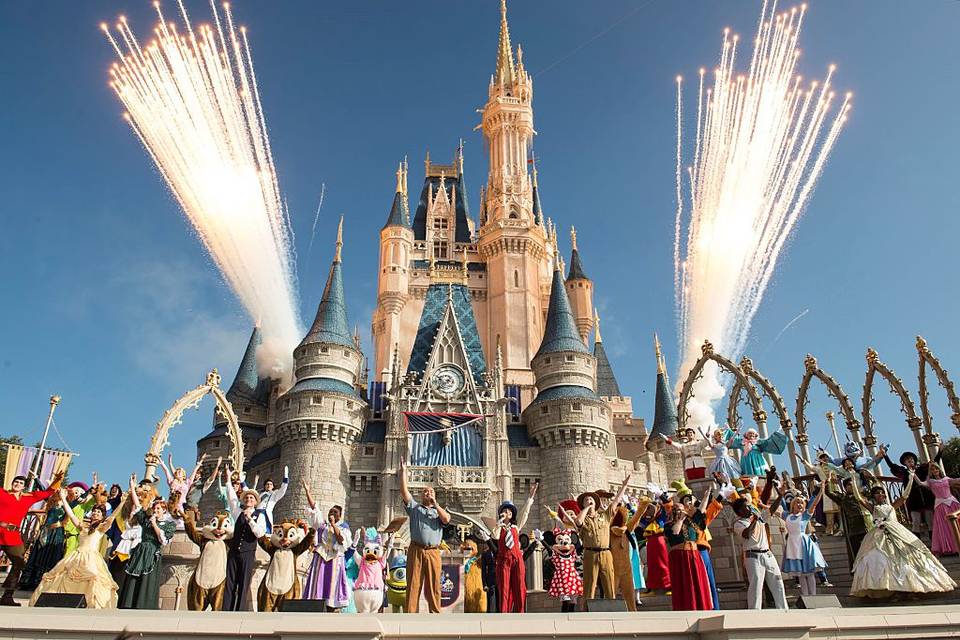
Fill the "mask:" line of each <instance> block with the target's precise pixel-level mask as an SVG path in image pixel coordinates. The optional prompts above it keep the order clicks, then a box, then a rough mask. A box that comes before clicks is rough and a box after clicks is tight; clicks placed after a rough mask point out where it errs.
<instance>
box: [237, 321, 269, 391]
mask: <svg viewBox="0 0 960 640" xmlns="http://www.w3.org/2000/svg"><path fill="white" fill-rule="evenodd" d="M262 342H263V338H262V337H261V335H260V327H259V326H255V327H254V328H253V333H251V334H250V340H249V341H248V342H247V349H246V351H244V352H243V358H242V359H241V360H240V366H239V367H237V375H236V377H235V378H234V379H233V384H231V385H230V389H229V390H227V399H228V400H229V401H230V402H238V401H239V402H250V403H254V404H264V405H265V404H266V399H267V397H266V396H267V394H268V393H269V381H267V380H266V379H265V378H262V377H260V374H259V373H258V372H257V349H258V348H260V345H261V343H262Z"/></svg>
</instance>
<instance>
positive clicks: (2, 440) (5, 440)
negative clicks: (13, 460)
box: [0, 436, 23, 482]
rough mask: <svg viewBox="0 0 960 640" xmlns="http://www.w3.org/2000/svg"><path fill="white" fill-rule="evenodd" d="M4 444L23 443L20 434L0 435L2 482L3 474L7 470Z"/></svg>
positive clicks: (0, 479) (0, 475) (0, 480)
mask: <svg viewBox="0 0 960 640" xmlns="http://www.w3.org/2000/svg"><path fill="white" fill-rule="evenodd" d="M5 444H19V445H22V444H23V438H21V437H20V436H9V437H7V436H0V482H3V474H4V473H6V471H7V448H6V447H5V446H3V445H5Z"/></svg>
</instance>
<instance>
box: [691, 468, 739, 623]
mask: <svg viewBox="0 0 960 640" xmlns="http://www.w3.org/2000/svg"><path fill="white" fill-rule="evenodd" d="M713 477H714V480H716V481H717V484H718V485H719V488H718V489H717V495H716V497H715V498H714V499H712V500H708V501H707V502H706V506H705V507H704V505H701V508H702V510H703V522H704V526H703V527H702V528H701V529H700V535H699V536H698V537H697V550H698V551H699V552H700V560H701V561H702V562H703V568H704V570H705V571H706V572H707V580H708V581H709V583H710V600H711V601H712V602H713V608H714V610H715V611H716V610H719V609H720V590H719V589H718V588H717V578H716V576H715V574H714V572H713V560H712V559H711V557H710V552H711V551H713V536H712V535H711V534H710V528H709V527H710V523H712V522H713V521H714V520H715V519H716V518H717V516H718V515H720V512H721V511H723V505H724V499H725V498H726V497H727V496H729V495H731V494H730V493H729V492H730V491H731V490H732V489H733V485H730V484H729V479H727V476H726V475H724V474H723V473H720V472H714V474H713ZM725 479H726V482H724V480H725ZM724 492H728V493H726V495H725V494H724ZM689 513H692V512H689Z"/></svg>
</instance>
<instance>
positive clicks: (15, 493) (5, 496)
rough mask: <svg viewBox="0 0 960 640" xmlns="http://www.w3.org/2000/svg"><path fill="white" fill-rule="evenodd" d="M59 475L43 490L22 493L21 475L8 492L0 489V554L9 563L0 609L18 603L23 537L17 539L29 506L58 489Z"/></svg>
mask: <svg viewBox="0 0 960 640" xmlns="http://www.w3.org/2000/svg"><path fill="white" fill-rule="evenodd" d="M62 480H63V474H62V473H58V474H57V475H55V476H54V477H53V482H52V483H51V484H50V488H49V489H46V490H45V491H24V489H26V487H27V479H26V478H25V477H24V476H15V477H14V478H13V480H12V481H11V482H10V489H9V490H7V489H3V488H0V551H3V553H4V554H5V555H6V556H7V559H8V560H9V561H10V569H9V571H8V573H7V577H6V579H5V580H4V581H3V587H2V588H3V596H2V597H0V606H8V607H18V606H20V603H18V602H17V601H16V600H14V599H13V593H14V590H15V589H16V588H17V583H19V582H20V573H21V572H22V571H23V565H24V560H23V555H24V548H23V538H22V537H21V536H20V525H22V524H23V519H24V518H25V517H26V515H27V512H28V511H30V507H31V506H32V505H34V504H36V503H37V502H40V501H42V500H46V499H47V498H49V497H50V496H51V495H53V494H54V492H55V491H57V489H59V488H60V482H61V481H62Z"/></svg>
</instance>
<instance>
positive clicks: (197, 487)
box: [184, 456, 223, 509]
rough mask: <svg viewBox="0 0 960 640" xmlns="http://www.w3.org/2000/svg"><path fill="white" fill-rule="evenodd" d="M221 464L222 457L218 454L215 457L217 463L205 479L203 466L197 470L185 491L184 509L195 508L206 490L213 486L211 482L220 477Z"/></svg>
mask: <svg viewBox="0 0 960 640" xmlns="http://www.w3.org/2000/svg"><path fill="white" fill-rule="evenodd" d="M222 464H223V457H222V456H220V457H218V458H217V464H216V466H215V467H214V468H213V473H211V474H210V477H209V478H207V479H206V480H204V479H203V468H202V467H201V468H200V469H198V470H197V472H196V474H195V478H194V481H193V484H191V485H190V490H189V491H187V499H186V501H185V502H184V509H191V508H197V507H199V505H200V500H201V499H202V498H203V496H204V495H206V493H207V491H209V490H210V488H211V487H212V486H213V483H214V482H216V481H218V479H219V477H220V466H221V465H222Z"/></svg>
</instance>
